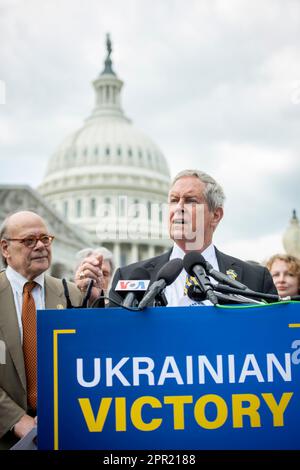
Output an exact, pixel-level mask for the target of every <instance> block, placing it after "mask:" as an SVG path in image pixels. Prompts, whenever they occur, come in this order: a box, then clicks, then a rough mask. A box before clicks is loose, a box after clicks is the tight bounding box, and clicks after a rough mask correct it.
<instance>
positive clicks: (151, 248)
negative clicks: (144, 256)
mask: <svg viewBox="0 0 300 470" xmlns="http://www.w3.org/2000/svg"><path fill="white" fill-rule="evenodd" d="M154 256H155V249H154V245H148V258H153V257H154Z"/></svg>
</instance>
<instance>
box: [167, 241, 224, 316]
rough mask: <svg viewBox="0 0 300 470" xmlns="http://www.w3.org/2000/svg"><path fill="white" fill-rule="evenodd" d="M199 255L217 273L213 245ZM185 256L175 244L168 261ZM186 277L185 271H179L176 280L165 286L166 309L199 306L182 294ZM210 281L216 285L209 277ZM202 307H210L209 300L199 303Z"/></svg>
mask: <svg viewBox="0 0 300 470" xmlns="http://www.w3.org/2000/svg"><path fill="white" fill-rule="evenodd" d="M201 255H202V256H203V257H204V259H205V260H206V261H208V262H209V263H210V264H211V265H212V267H213V268H214V269H215V270H216V271H219V265H218V260H217V257H216V251H215V247H214V245H213V244H210V245H209V246H208V247H207V248H206V249H205V250H204V251H203V252H202V253H201ZM184 256H185V252H184V251H183V250H182V249H181V248H179V246H178V245H176V243H175V244H174V246H173V250H172V252H171V256H170V260H171V259H174V258H180V259H183V258H184ZM186 277H187V272H186V270H185V269H183V270H182V271H181V273H180V274H179V276H178V277H177V279H175V281H174V282H173V284H171V285H170V286H167V287H166V289H165V295H166V297H167V301H168V307H177V306H192V305H199V302H195V301H194V300H192V299H190V298H189V297H188V296H187V295H185V294H184V286H185V281H186ZM210 280H211V282H212V283H213V284H216V281H215V280H214V279H212V278H211V277H210ZM201 304H202V305H212V304H211V302H210V301H209V300H205V301H203V302H201Z"/></svg>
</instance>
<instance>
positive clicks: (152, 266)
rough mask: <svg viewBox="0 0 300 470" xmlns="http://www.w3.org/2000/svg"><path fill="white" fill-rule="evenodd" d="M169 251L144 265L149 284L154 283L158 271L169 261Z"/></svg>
mask: <svg viewBox="0 0 300 470" xmlns="http://www.w3.org/2000/svg"><path fill="white" fill-rule="evenodd" d="M171 251H172V250H169V251H167V252H166V253H163V254H162V255H161V256H158V257H157V258H155V259H154V260H153V261H149V262H148V263H147V264H145V269H147V270H148V272H149V274H150V284H152V283H153V282H154V281H156V276H157V273H158V271H159V270H160V268H162V267H163V266H164V265H165V264H166V263H167V262H168V261H169V258H170V255H171Z"/></svg>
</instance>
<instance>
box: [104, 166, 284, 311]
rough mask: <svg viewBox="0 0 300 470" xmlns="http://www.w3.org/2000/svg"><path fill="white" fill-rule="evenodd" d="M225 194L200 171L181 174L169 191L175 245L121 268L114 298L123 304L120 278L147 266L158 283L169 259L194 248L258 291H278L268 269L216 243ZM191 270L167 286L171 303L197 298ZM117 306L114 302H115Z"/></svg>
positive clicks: (182, 273)
mask: <svg viewBox="0 0 300 470" xmlns="http://www.w3.org/2000/svg"><path fill="white" fill-rule="evenodd" d="M224 200H225V195H224V191H223V189H222V188H221V186H220V185H219V184H218V183H217V182H216V181H215V179H214V178H212V177H211V176H209V175H208V174H206V173H204V172H202V171H198V170H184V171H182V172H180V173H178V174H177V176H176V177H175V178H174V180H173V182H172V183H171V187H170V191H169V197H168V202H169V234H170V238H171V239H172V240H173V241H174V245H173V248H172V249H171V250H169V251H168V252H166V253H164V254H162V255H160V256H156V257H154V258H151V259H148V260H145V261H140V262H137V263H133V264H131V265H128V266H125V267H123V268H119V269H118V270H117V271H116V273H115V276H114V279H113V282H112V288H111V290H110V298H111V299H112V300H113V301H115V302H118V303H122V298H121V296H120V295H119V294H118V293H117V292H116V291H115V287H116V285H117V282H118V281H119V280H120V279H131V275H132V272H133V271H134V270H136V268H144V269H146V270H147V271H148V273H149V275H150V279H151V280H150V282H151V283H152V282H154V281H155V279H156V275H157V273H158V271H159V270H160V269H161V268H162V266H164V265H165V264H166V263H167V262H168V261H169V260H172V259H174V258H180V259H183V258H184V256H185V254H186V253H188V252H191V251H196V252H198V253H201V254H202V256H203V257H204V258H205V260H206V261H208V262H209V263H210V264H211V265H212V267H213V268H214V269H215V270H216V271H220V272H222V273H224V274H227V275H230V276H232V277H234V278H236V279H237V280H238V281H240V282H242V283H243V284H245V285H246V286H247V287H249V288H250V289H253V290H255V291H259V292H264V293H272V294H276V293H277V292H276V288H275V286H274V284H273V280H272V277H271V275H270V273H269V272H268V270H267V269H266V268H264V267H262V266H251V265H249V264H248V263H246V262H244V261H241V260H239V259H237V258H233V257H231V256H228V255H226V254H224V253H222V252H220V251H219V250H218V249H217V248H216V247H215V246H214V244H213V235H214V232H215V230H216V228H217V226H218V225H219V223H220V221H221V220H222V218H223V212H224V209H223V206H224ZM186 280H187V273H186V271H185V270H184V269H183V270H182V272H181V273H180V275H179V276H178V277H177V279H176V280H175V281H174V282H173V283H172V284H171V285H170V286H168V287H167V288H166V290H165V295H166V298H167V301H168V306H178V305H189V304H192V303H193V301H192V300H191V299H189V298H188V296H187V295H186V289H185V287H186ZM111 305H112V306H113V302H112V303H111Z"/></svg>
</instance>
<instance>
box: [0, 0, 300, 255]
mask: <svg viewBox="0 0 300 470" xmlns="http://www.w3.org/2000/svg"><path fill="white" fill-rule="evenodd" d="M299 31H300V2H299V1H298V0H285V1H283V0H264V1H261V0H218V1H217V0H110V1H109V2H108V1H107V0H85V1H83V0H0V64H1V67H0V80H1V82H0V101H1V99H2V103H1V104H0V165H1V173H0V174H1V178H0V183H5V184H8V183H18V184H21V183H22V184H24V183H26V184H30V185H31V186H33V187H36V186H37V185H38V184H39V183H40V182H41V180H42V178H43V175H44V172H45V169H46V164H47V161H48V159H49V157H50V156H51V155H52V153H53V152H54V150H55V149H56V148H57V147H58V145H59V144H60V143H61V141H62V140H63V139H64V138H65V137H66V136H67V135H68V134H69V133H71V132H73V131H74V130H76V129H77V128H79V127H81V126H82V124H83V121H84V119H85V118H86V117H87V116H88V115H89V114H90V112H91V110H92V108H93V104H94V92H93V90H92V88H91V84H90V83H91V81H92V80H93V79H95V78H96V77H97V75H98V74H99V72H100V71H102V69H103V59H104V56H105V34H106V32H110V33H111V37H112V42H113V54H112V59H113V63H114V69H115V70H116V72H117V73H118V75H119V77H120V78H121V79H122V80H124V82H125V87H124V89H123V100H122V101H123V109H124V110H125V112H126V114H127V116H129V117H130V118H131V119H132V120H133V123H134V124H135V125H137V127H139V128H140V129H142V130H143V131H144V132H145V133H146V134H148V135H149V136H150V137H151V138H152V139H153V140H154V141H155V142H156V143H157V144H158V145H159V147H160V148H161V150H162V151H163V153H164V155H165V156H166V158H167V159H168V162H169V165H170V168H171V173H172V176H174V175H175V174H176V173H177V172H178V171H180V170H182V169H184V168H187V167H189V168H199V169H202V170H204V171H206V172H208V173H210V174H212V175H213V176H214V177H215V178H216V179H217V180H218V181H219V182H220V183H221V184H222V185H223V187H224V189H225V192H226V195H227V202H226V211H225V217H224V220H223V221H222V223H221V225H220V227H219V228H218V232H217V233H216V244H217V246H218V247H219V248H220V249H223V250H224V251H227V252H228V253H230V254H232V255H235V256H238V257H241V258H243V259H257V260H259V261H261V260H262V259H264V258H265V257H267V256H269V255H271V254H272V253H273V252H278V251H282V250H283V248H282V242H281V238H282V234H283V233H284V231H285V229H286V227H287V226H288V224H289V219H290V217H291V211H292V209H294V208H295V209H297V211H298V214H299V212H300V201H299V193H300V191H299V178H300V158H299V153H300V34H299ZM4 98H5V100H4ZM3 101H5V102H4V103H3Z"/></svg>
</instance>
